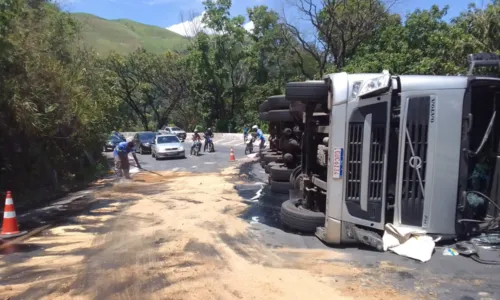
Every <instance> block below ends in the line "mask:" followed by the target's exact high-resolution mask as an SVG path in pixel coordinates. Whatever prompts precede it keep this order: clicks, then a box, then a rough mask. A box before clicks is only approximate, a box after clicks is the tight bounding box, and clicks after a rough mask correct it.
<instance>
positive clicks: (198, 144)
mask: <svg viewBox="0 0 500 300" xmlns="http://www.w3.org/2000/svg"><path fill="white" fill-rule="evenodd" d="M200 151H201V142H200V141H196V142H195V144H194V147H191V155H194V156H198V155H200Z"/></svg>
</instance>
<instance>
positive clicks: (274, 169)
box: [268, 165, 293, 182]
mask: <svg viewBox="0 0 500 300" xmlns="http://www.w3.org/2000/svg"><path fill="white" fill-rule="evenodd" d="M268 166H269V165H268ZM269 171H270V172H269V174H270V175H269V176H271V178H272V179H273V180H276V181H287V182H290V175H291V174H292V172H293V169H289V168H287V166H284V165H278V166H269Z"/></svg>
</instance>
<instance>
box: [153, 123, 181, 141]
mask: <svg viewBox="0 0 500 300" xmlns="http://www.w3.org/2000/svg"><path fill="white" fill-rule="evenodd" d="M158 132H160V133H162V134H174V135H176V136H177V137H178V138H179V139H180V140H181V142H184V141H185V140H186V132H185V131H184V130H182V129H180V128H179V127H169V126H163V127H162V128H161V129H160V130H158Z"/></svg>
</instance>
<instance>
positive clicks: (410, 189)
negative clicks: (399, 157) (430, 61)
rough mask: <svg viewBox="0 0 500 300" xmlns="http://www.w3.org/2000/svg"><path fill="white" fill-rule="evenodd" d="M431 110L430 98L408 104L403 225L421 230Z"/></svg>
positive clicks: (402, 202)
mask: <svg viewBox="0 0 500 300" xmlns="http://www.w3.org/2000/svg"><path fill="white" fill-rule="evenodd" d="M429 109H430V97H429V96H427V97H416V98H410V99H409V100H408V110H407V117H406V130H407V133H406V132H403V134H404V137H403V138H404V140H405V153H404V165H403V174H402V188H401V223H403V224H405V225H412V226H422V216H423V211H424V193H423V190H425V171H426V166H427V143H428V129H429ZM412 150H413V151H412Z"/></svg>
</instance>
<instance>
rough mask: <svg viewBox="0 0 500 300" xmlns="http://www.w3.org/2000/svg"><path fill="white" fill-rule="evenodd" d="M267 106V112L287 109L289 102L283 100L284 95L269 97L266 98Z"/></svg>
mask: <svg viewBox="0 0 500 300" xmlns="http://www.w3.org/2000/svg"><path fill="white" fill-rule="evenodd" d="M267 106H268V108H269V110H275V109H289V107H290V101H288V100H287V99H286V98H285V95H278V96H271V97H269V98H267Z"/></svg>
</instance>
